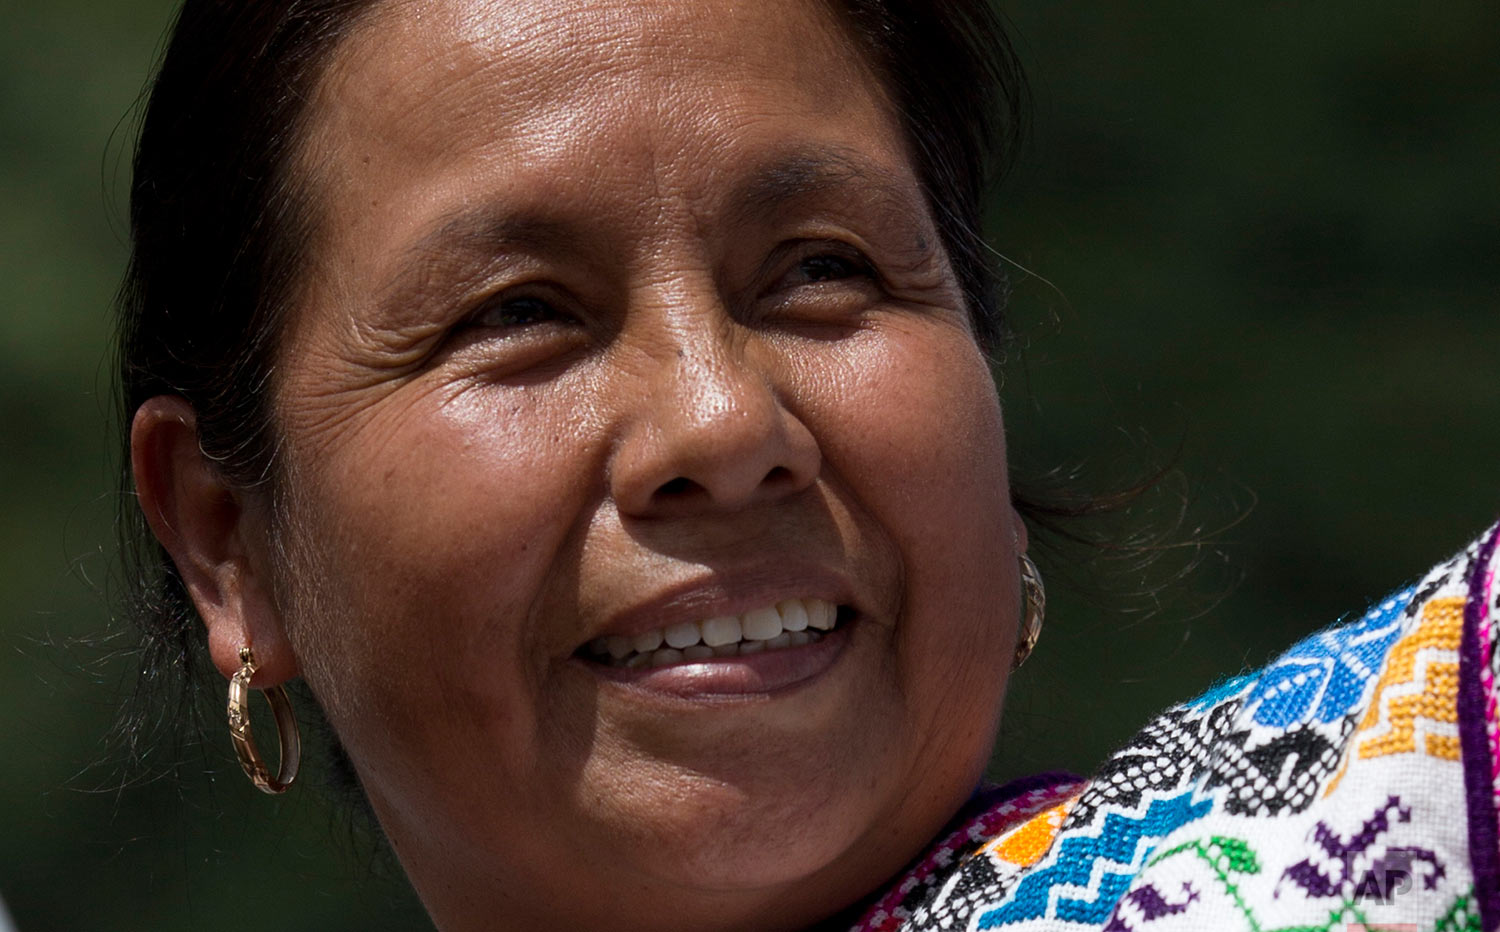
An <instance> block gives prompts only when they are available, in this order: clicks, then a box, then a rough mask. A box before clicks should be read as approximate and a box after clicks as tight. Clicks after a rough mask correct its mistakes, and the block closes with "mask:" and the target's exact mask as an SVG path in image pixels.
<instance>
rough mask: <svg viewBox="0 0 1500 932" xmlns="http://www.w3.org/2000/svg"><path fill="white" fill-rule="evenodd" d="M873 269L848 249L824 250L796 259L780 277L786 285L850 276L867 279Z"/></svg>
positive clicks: (833, 279) (815, 282)
mask: <svg viewBox="0 0 1500 932" xmlns="http://www.w3.org/2000/svg"><path fill="white" fill-rule="evenodd" d="M873 276H874V271H873V270H872V269H871V268H870V264H869V263H868V262H866V261H865V259H864V257H862V256H860V255H859V254H858V253H856V252H854V251H853V250H850V251H848V252H843V251H825V252H817V253H812V254H810V255H805V256H803V257H802V258H800V259H798V260H797V263H796V265H794V266H793V267H792V268H791V269H790V270H789V271H788V272H787V274H786V276H785V277H784V278H783V279H782V284H783V285H784V286H786V287H794V286H796V285H803V284H817V283H819V282H834V281H843V280H845V279H850V278H859V279H868V278H871V277H873Z"/></svg>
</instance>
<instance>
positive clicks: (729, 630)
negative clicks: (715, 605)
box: [702, 615, 740, 647]
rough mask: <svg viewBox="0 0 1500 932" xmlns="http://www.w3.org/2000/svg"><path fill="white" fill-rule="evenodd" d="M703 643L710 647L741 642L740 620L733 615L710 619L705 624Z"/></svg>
mask: <svg viewBox="0 0 1500 932" xmlns="http://www.w3.org/2000/svg"><path fill="white" fill-rule="evenodd" d="M702 627H703V643H705V644H707V645H708V646H709V647H722V646H723V645H725V644H738V643H739V642H740V620H739V619H738V618H736V617H735V616H733V615H722V616H720V617H718V618H710V619H709V620H707V621H705V622H704V623H703V626H702Z"/></svg>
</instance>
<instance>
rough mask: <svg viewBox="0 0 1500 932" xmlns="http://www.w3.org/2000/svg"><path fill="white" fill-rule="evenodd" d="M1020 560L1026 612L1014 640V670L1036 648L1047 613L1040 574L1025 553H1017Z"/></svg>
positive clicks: (1045, 590)
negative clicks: (1017, 636)
mask: <svg viewBox="0 0 1500 932" xmlns="http://www.w3.org/2000/svg"><path fill="white" fill-rule="evenodd" d="M1017 556H1019V557H1020V561H1021V594H1022V595H1023V596H1024V597H1025V600H1026V614H1025V616H1024V617H1023V618H1022V619H1021V637H1020V639H1019V640H1018V641H1017V642H1016V660H1015V663H1013V664H1011V669H1012V670H1014V669H1016V668H1017V667H1019V666H1020V665H1021V664H1023V663H1025V662H1026V658H1027V657H1030V656H1031V652H1032V651H1033V650H1035V649H1036V642H1037V639H1038V638H1040V637H1041V636H1042V619H1043V618H1044V617H1046V614H1047V589H1046V587H1045V586H1043V585H1042V574H1041V573H1039V572H1037V568H1036V564H1035V563H1033V562H1031V558H1030V557H1028V556H1027V555H1026V554H1024V553H1022V554H1018V555H1017Z"/></svg>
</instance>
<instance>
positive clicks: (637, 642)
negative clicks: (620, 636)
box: [631, 628, 662, 654]
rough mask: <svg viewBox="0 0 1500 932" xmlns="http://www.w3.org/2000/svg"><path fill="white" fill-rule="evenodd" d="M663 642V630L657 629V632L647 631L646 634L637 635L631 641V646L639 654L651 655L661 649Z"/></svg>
mask: <svg viewBox="0 0 1500 932" xmlns="http://www.w3.org/2000/svg"><path fill="white" fill-rule="evenodd" d="M661 642H662V633H661V629H660V628H657V629H656V630H655V631H647V632H646V633H644V634H637V635H636V636H635V637H634V638H632V639H631V646H632V647H633V648H634V649H635V652H636V653H638V654H649V653H651V652H652V651H654V650H656V649H657V648H658V647H660V646H661Z"/></svg>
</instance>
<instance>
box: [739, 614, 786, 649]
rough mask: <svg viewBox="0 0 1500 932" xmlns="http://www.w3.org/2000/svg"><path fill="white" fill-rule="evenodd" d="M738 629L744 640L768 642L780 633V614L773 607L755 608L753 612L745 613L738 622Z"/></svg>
mask: <svg viewBox="0 0 1500 932" xmlns="http://www.w3.org/2000/svg"><path fill="white" fill-rule="evenodd" d="M740 629H741V630H742V631H743V632H744V635H745V639H746V640H750V641H769V640H770V639H771V638H773V637H775V636H776V635H778V634H780V633H781V613H780V612H778V611H776V609H775V608H774V607H771V608H757V609H756V610H755V611H753V612H746V613H745V617H744V619H743V620H742V621H741V622H740Z"/></svg>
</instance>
